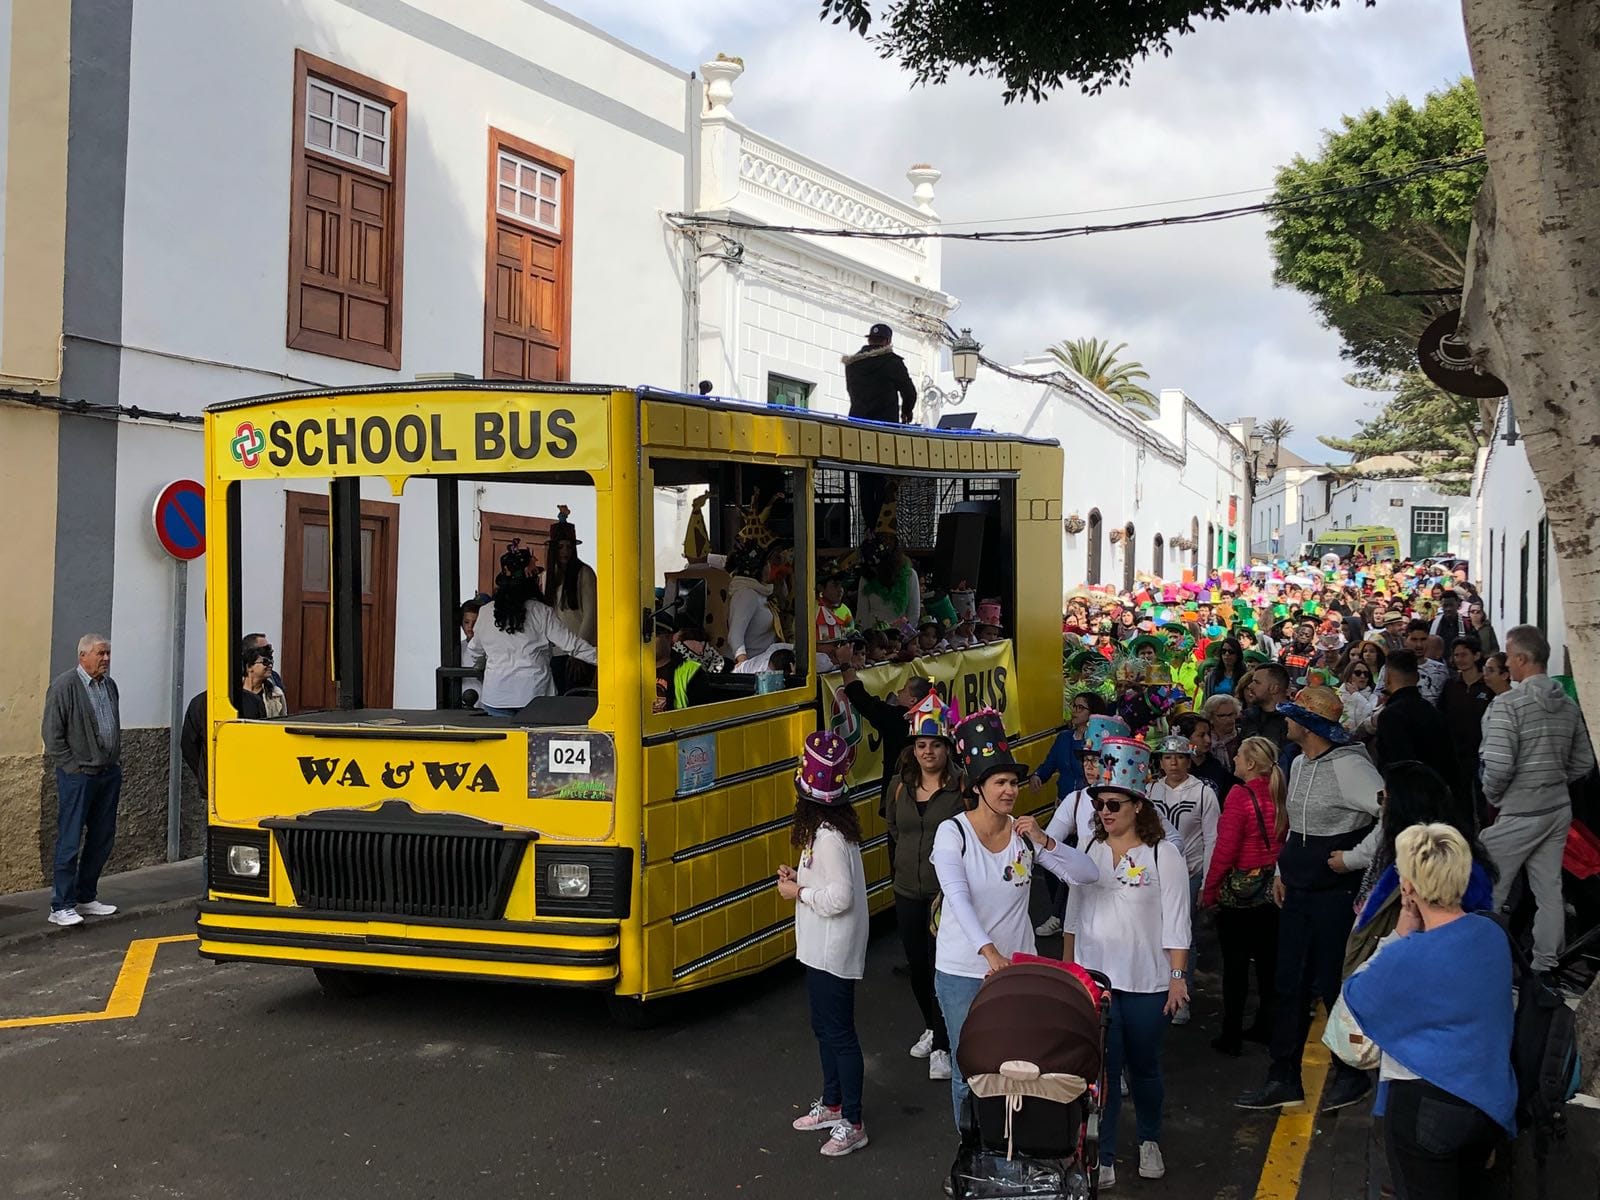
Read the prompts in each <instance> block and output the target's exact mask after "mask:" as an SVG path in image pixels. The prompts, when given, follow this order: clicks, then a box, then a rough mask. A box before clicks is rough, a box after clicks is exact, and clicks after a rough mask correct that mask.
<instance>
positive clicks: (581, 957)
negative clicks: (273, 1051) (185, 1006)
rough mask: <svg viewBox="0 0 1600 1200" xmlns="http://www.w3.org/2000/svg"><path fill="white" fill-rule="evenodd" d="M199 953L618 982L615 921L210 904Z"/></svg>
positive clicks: (414, 971) (600, 984) (204, 911)
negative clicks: (381, 915) (386, 916)
mask: <svg viewBox="0 0 1600 1200" xmlns="http://www.w3.org/2000/svg"><path fill="white" fill-rule="evenodd" d="M197 929H198V933H199V937H200V953H201V955H202V956H204V957H206V958H210V959H213V960H215V961H218V962H263V963H279V964H282V965H286V966H300V967H332V968H336V969H339V970H346V971H378V972H386V973H389V974H395V975H423V976H433V977H436V978H437V977H444V978H451V979H488V980H500V981H507V982H523V983H542V984H556V985H563V986H568V987H588V988H599V989H604V990H606V991H612V990H614V989H615V987H616V983H617V979H618V976H619V974H620V968H619V965H618V959H619V949H620V945H621V935H620V927H619V924H618V923H617V922H614V921H612V922H599V921H597V922H577V921H553V920H532V921H480V922H467V921H460V922H456V921H448V920H444V919H430V920H428V921H427V922H419V921H415V920H411V919H400V920H392V919H391V920H382V919H376V920H375V919H373V916H372V914H370V913H339V912H322V911H316V912H312V911H310V910H307V909H299V908H282V907H279V906H276V905H271V904H257V903H249V902H241V901H227V900H207V901H203V902H202V903H201V904H200V915H199V918H198V921H197Z"/></svg>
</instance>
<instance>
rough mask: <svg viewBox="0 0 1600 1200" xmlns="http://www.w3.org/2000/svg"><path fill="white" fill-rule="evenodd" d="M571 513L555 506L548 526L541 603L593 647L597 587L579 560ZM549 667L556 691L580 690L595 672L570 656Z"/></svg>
mask: <svg viewBox="0 0 1600 1200" xmlns="http://www.w3.org/2000/svg"><path fill="white" fill-rule="evenodd" d="M571 512H572V510H571V509H569V508H568V507H567V506H566V505H565V504H558V505H557V506H556V523H555V524H554V525H552V526H551V527H550V541H549V545H548V546H547V547H546V549H545V571H544V600H545V603H547V604H548V605H549V606H550V607H551V608H552V609H554V610H555V614H556V617H557V619H558V620H559V621H560V622H561V623H562V624H563V625H565V626H566V627H567V631H568V632H569V633H572V634H575V635H576V636H578V637H580V638H582V639H583V640H584V641H585V642H588V643H589V644H590V645H594V644H595V642H596V639H597V635H598V627H599V608H598V602H597V596H598V589H599V584H598V581H597V580H596V578H595V573H594V568H593V567H591V566H590V565H589V564H588V563H586V562H584V561H583V559H581V558H580V557H578V547H579V546H581V545H583V542H582V541H581V540H580V539H579V537H578V531H577V529H576V528H575V527H574V526H573V524H572V521H571V520H570V519H569V517H570V515H571ZM550 665H551V674H553V675H554V676H555V681H556V689H557V690H558V691H562V692H565V691H568V690H570V689H572V688H575V687H581V686H584V685H586V684H589V683H591V682H592V681H593V679H594V672H593V671H592V670H589V669H588V667H587V666H585V665H583V664H581V663H574V662H573V661H572V657H571V656H570V655H566V654H559V655H556V656H555V658H554V659H552V661H551V664H550Z"/></svg>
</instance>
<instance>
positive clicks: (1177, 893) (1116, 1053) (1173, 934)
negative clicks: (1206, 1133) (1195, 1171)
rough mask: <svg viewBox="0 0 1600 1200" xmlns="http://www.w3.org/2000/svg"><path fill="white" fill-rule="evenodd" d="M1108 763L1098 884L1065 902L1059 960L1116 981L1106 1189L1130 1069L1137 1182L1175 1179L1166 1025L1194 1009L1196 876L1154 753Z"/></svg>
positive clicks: (1135, 749)
mask: <svg viewBox="0 0 1600 1200" xmlns="http://www.w3.org/2000/svg"><path fill="white" fill-rule="evenodd" d="M1101 756H1102V760H1103V763H1104V775H1103V778H1105V779H1106V782H1104V783H1100V784H1096V785H1094V786H1092V787H1090V789H1089V795H1090V798H1091V803H1092V804H1093V805H1094V809H1095V816H1096V818H1097V821H1098V824H1099V829H1097V830H1096V831H1095V835H1094V840H1093V841H1091V842H1090V843H1089V846H1088V852H1089V862H1090V864H1091V865H1092V866H1093V867H1094V869H1095V878H1094V879H1093V880H1091V881H1090V882H1089V883H1088V884H1085V885H1080V886H1076V887H1074V888H1073V889H1072V891H1071V892H1070V893H1069V895H1068V896H1067V916H1066V920H1065V922H1064V925H1065V934H1064V941H1063V948H1062V952H1061V953H1062V957H1063V958H1066V959H1069V960H1071V961H1073V962H1076V963H1078V964H1079V965H1080V966H1082V967H1086V968H1088V969H1089V970H1092V971H1100V972H1102V973H1103V974H1104V975H1105V976H1106V977H1107V978H1109V979H1110V980H1111V1027H1110V1031H1109V1033H1108V1035H1107V1038H1106V1062H1105V1067H1106V1076H1105V1077H1106V1096H1105V1104H1104V1107H1103V1110H1102V1113H1101V1118H1100V1178H1099V1184H1100V1187H1102V1188H1108V1187H1111V1186H1113V1185H1114V1184H1115V1183H1116V1180H1117V1169H1116V1161H1117V1130H1118V1124H1119V1121H1118V1118H1119V1116H1120V1114H1121V1111H1122V1072H1123V1068H1124V1067H1126V1068H1127V1072H1128V1083H1129V1086H1130V1088H1131V1089H1132V1091H1133V1108H1134V1113H1135V1117H1136V1125H1137V1132H1138V1141H1139V1174H1140V1176H1141V1177H1143V1178H1145V1179H1160V1178H1161V1177H1162V1176H1164V1175H1165V1174H1166V1173H1167V1167H1166V1163H1165V1161H1164V1160H1163V1158H1162V1155H1161V1115H1162V1106H1163V1103H1164V1100H1165V1089H1164V1086H1163V1083H1162V1078H1161V1043H1162V1040H1163V1039H1164V1037H1165V1035H1166V1029H1167V1024H1168V1022H1169V1021H1170V1020H1171V1018H1172V1017H1173V1015H1174V1014H1176V1013H1177V1012H1178V1011H1179V1010H1180V1009H1182V1008H1184V1007H1185V1006H1186V1005H1187V1004H1188V1003H1189V985H1188V982H1187V976H1186V972H1187V969H1188V965H1189V868H1188V865H1187V863H1186V862H1185V861H1184V856H1183V851H1182V850H1180V849H1179V848H1178V847H1177V846H1175V845H1174V844H1173V843H1172V841H1171V840H1170V839H1169V838H1167V837H1166V835H1165V833H1164V832H1163V829H1162V824H1161V820H1160V818H1159V817H1158V815H1157V811H1156V806H1155V805H1154V804H1152V803H1151V801H1150V799H1149V796H1148V793H1147V790H1146V789H1147V783H1146V780H1147V779H1148V778H1149V774H1150V748H1149V747H1148V746H1146V745H1145V744H1144V743H1143V742H1139V741H1135V740H1133V739H1131V738H1126V739H1124V738H1112V739H1108V740H1107V742H1106V744H1105V746H1104V747H1102V750H1101Z"/></svg>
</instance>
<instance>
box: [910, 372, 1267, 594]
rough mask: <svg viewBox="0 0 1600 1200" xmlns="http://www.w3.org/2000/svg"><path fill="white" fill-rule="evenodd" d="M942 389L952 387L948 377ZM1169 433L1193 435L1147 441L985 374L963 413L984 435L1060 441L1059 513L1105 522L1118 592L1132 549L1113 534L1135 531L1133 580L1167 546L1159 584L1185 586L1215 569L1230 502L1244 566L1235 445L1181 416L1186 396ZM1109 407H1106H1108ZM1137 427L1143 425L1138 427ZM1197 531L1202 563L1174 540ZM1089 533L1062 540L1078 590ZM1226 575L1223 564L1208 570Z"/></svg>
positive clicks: (1037, 388)
mask: <svg viewBox="0 0 1600 1200" xmlns="http://www.w3.org/2000/svg"><path fill="white" fill-rule="evenodd" d="M1055 366H1056V364H1055V362H1054V360H1053V359H1052V360H1050V361H1049V362H1045V361H1044V360H1030V362H1027V363H1024V364H1023V365H1022V366H1021V367H1020V368H1019V370H1024V371H1029V370H1032V371H1044V370H1052V369H1055ZM941 385H942V386H946V387H948V386H950V380H949V378H948V377H946V378H944V379H943V380H942V381H941ZM1168 396H1169V400H1168V403H1169V406H1175V407H1172V408H1171V409H1170V412H1169V418H1170V423H1171V426H1172V427H1173V428H1174V429H1177V430H1179V431H1186V434H1185V436H1186V438H1187V443H1186V445H1185V446H1184V447H1182V448H1180V447H1179V446H1177V445H1174V444H1172V443H1170V442H1168V441H1167V440H1166V439H1165V438H1161V437H1159V435H1157V434H1155V433H1154V431H1152V430H1148V428H1146V433H1145V436H1144V438H1143V439H1141V438H1140V437H1139V436H1137V434H1136V433H1134V432H1132V431H1131V428H1130V426H1129V425H1128V424H1126V422H1125V420H1124V421H1119V420H1118V419H1116V418H1115V417H1114V416H1113V415H1108V414H1107V413H1106V412H1105V410H1104V409H1103V408H1101V407H1100V406H1098V405H1096V404H1093V403H1090V402H1088V401H1085V400H1083V399H1080V398H1078V397H1074V396H1069V395H1067V394H1066V393H1064V392H1062V391H1059V390H1057V389H1054V388H1050V387H1048V386H1046V385H1045V384H1043V383H1034V382H1031V381H1027V380H1018V379H1012V378H1009V377H1006V376H1003V375H999V374H996V373H995V372H992V371H980V372H979V374H978V378H977V380H976V381H975V382H974V383H973V384H972V386H971V388H970V389H969V391H968V395H967V401H966V404H965V406H964V407H963V409H962V410H960V411H967V410H972V411H975V412H976V413H977V422H976V424H977V426H978V427H979V428H983V429H995V430H1007V431H1011V432H1015V433H1020V434H1024V435H1026V436H1029V437H1040V438H1055V439H1056V440H1057V441H1059V442H1060V443H1061V444H1062V447H1063V448H1064V450H1065V458H1066V462H1065V469H1064V472H1063V478H1062V512H1063V513H1065V514H1066V515H1067V516H1074V515H1075V516H1078V517H1081V518H1082V519H1083V520H1084V521H1085V522H1087V521H1088V519H1089V516H1090V512H1091V510H1093V509H1098V510H1099V511H1100V514H1101V518H1102V521H1103V537H1104V538H1105V541H1104V542H1103V543H1102V547H1101V557H1100V582H1102V583H1110V584H1114V585H1116V586H1118V587H1120V586H1121V583H1122V580H1123V567H1124V563H1125V561H1126V556H1127V555H1128V553H1129V551H1130V546H1129V544H1128V543H1127V542H1123V543H1122V544H1121V545H1113V544H1112V543H1111V541H1110V533H1111V531H1112V530H1113V529H1120V528H1123V527H1124V526H1126V525H1127V524H1128V523H1129V522H1132V524H1133V526H1134V540H1133V543H1132V546H1131V552H1132V554H1133V565H1134V570H1135V572H1136V573H1153V570H1154V563H1153V558H1154V539H1155V535H1156V534H1157V533H1159V534H1161V536H1162V539H1163V564H1162V571H1161V572H1160V573H1161V575H1162V576H1163V577H1165V578H1169V579H1178V578H1180V577H1181V574H1182V571H1183V569H1184V568H1186V567H1190V566H1191V565H1192V564H1193V563H1194V562H1195V560H1196V557H1198V562H1199V569H1200V572H1202V573H1203V572H1204V571H1205V569H1206V565H1207V562H1208V559H1207V547H1206V537H1207V528H1208V526H1209V527H1210V528H1211V529H1212V530H1213V531H1224V532H1225V531H1226V530H1227V529H1228V528H1229V523H1228V502H1229V498H1230V497H1232V496H1237V497H1239V501H1238V508H1237V521H1238V523H1237V524H1236V525H1235V526H1233V529H1234V531H1235V533H1236V534H1237V535H1238V539H1239V540H1238V546H1237V554H1238V561H1239V563H1240V564H1241V565H1243V564H1244V563H1245V561H1246V556H1247V547H1246V545H1245V540H1246V533H1247V527H1246V525H1245V521H1246V520H1247V514H1246V512H1245V509H1244V504H1245V499H1244V494H1243V493H1244V479H1243V471H1244V466H1243V452H1242V448H1241V450H1240V455H1239V458H1238V460H1237V461H1235V460H1234V459H1233V454H1232V448H1233V447H1236V446H1237V443H1236V442H1232V439H1231V438H1229V437H1228V435H1227V434H1226V433H1219V432H1218V431H1217V430H1215V429H1213V428H1212V427H1211V426H1210V425H1209V424H1208V423H1206V422H1205V421H1204V420H1203V419H1202V418H1200V417H1198V416H1196V415H1195V414H1194V413H1192V412H1190V413H1187V414H1185V413H1184V405H1185V404H1192V403H1193V402H1192V401H1190V400H1188V398H1186V397H1184V396H1183V394H1182V393H1181V392H1171V393H1168ZM1106 403H1108V404H1109V402H1106ZM1131 419H1132V420H1134V421H1137V420H1138V418H1131ZM1196 522H1198V525H1199V529H1200V538H1199V541H1200V545H1199V550H1198V555H1196V553H1195V552H1192V551H1186V550H1178V549H1177V548H1176V547H1175V546H1174V545H1173V544H1172V543H1173V540H1174V539H1175V538H1178V537H1188V536H1190V532H1191V530H1192V529H1193V527H1194V525H1195V523H1196ZM1089 542H1090V531H1089V530H1088V529H1085V530H1084V531H1083V532H1082V533H1077V534H1069V533H1066V532H1065V531H1063V533H1062V582H1063V584H1064V586H1065V587H1067V588H1069V589H1070V588H1072V587H1074V586H1076V585H1077V584H1079V583H1082V582H1084V581H1085V580H1086V579H1087V577H1088V559H1089ZM1211 561H1213V562H1214V563H1215V565H1217V566H1219V567H1220V566H1222V565H1224V564H1223V561H1222V559H1221V558H1220V557H1216V556H1213V559H1212V560H1211Z"/></svg>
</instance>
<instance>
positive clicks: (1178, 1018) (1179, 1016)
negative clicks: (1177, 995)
mask: <svg viewBox="0 0 1600 1200" xmlns="http://www.w3.org/2000/svg"><path fill="white" fill-rule="evenodd" d="M1172 1023H1173V1024H1174V1025H1187V1024H1188V1023H1189V1006H1188V1005H1187V1004H1185V1005H1184V1006H1183V1007H1182V1008H1180V1009H1179V1010H1178V1011H1177V1012H1175V1013H1173V1014H1172Z"/></svg>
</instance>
